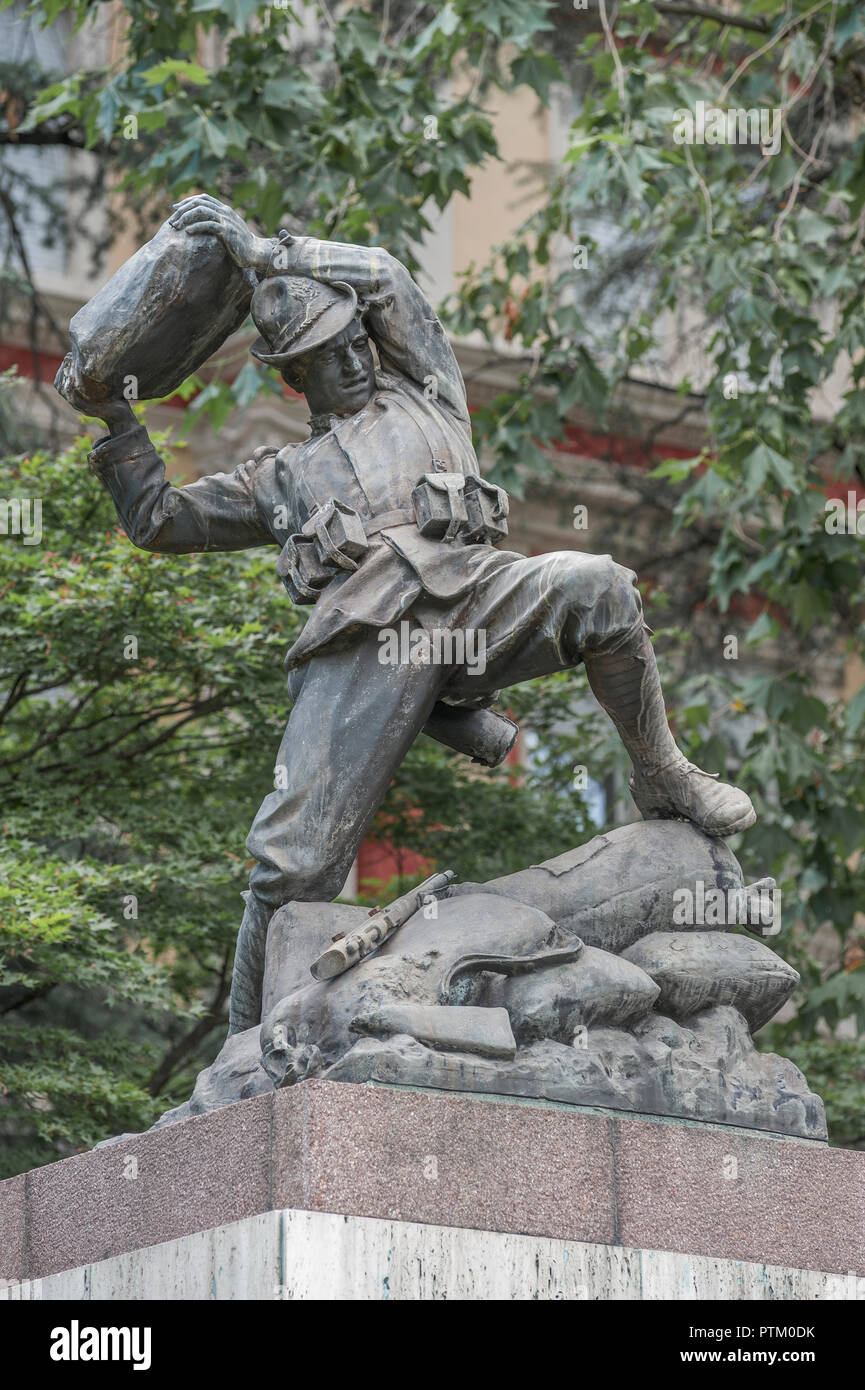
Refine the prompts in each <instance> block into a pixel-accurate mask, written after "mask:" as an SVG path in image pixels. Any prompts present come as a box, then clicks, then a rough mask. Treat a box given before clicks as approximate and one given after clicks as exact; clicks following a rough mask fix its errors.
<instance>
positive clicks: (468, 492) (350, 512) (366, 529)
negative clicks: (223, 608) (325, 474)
mask: <svg viewBox="0 0 865 1390" xmlns="http://www.w3.org/2000/svg"><path fill="white" fill-rule="evenodd" d="M411 499H412V505H413V508H414V511H413V513H412V512H409V511H406V510H405V509H402V508H400V509H397V510H396V511H393V512H385V513H383V514H382V515H380V516H378V517H373V518H371V519H369V520H367V521H366V522H364V520H363V518H362V517H361V516H360V515H359V514H358V513H357V512H356V511H355V510H354V508H353V507H347V506H346V505H345V503H344V502H340V501H338V500H337V499H336V498H335V497H331V498H329V499H328V500H327V502H324V503H323V504H322V505H321V506H320V507H319V508H318V510H317V511H315V512H313V514H312V516H311V517H310V518H309V520H308V521H307V522H306V523H305V524H304V526H303V529H302V530H301V531H299V532H298V533H297V534H295V535H293V536H289V538H288V540H287V541H286V542H285V545H284V546H283V548H282V551H281V552H280V555H279V559H278V560H277V562H276V572H277V574H278V575H279V577H280V579H281V580H282V582H283V584H284V585H285V587H286V589H287V590H288V594H289V597H290V598H291V601H292V603H315V601H316V599H317V598H318V596H319V594H320V593H321V592H322V590H323V589H325V588H326V587H327V585H328V584H329V583H330V581H331V579H333V578H334V577H335V576H336V575H338V574H350V573H351V572H352V571H353V570H356V569H357V568H358V566H359V564H360V562H361V560H362V559H363V557H364V555H365V554H366V552H367V551H368V550H369V544H370V542H369V537H370V536H374V535H376V534H378V532H380V531H382V530H386V529H387V528H388V527H390V526H405V525H409V524H411V522H412V520H414V522H415V524H416V526H417V528H418V530H419V531H420V533H421V535H422V536H429V537H432V538H433V539H435V540H444V541H452V540H455V539H457V538H458V539H459V540H460V541H461V542H462V543H464V544H478V543H480V542H484V541H486V542H492V541H498V540H501V538H502V537H503V536H506V535H507V534H508V523H507V515H508V495H507V493H506V492H504V491H503V490H502V489H501V488H500V487H496V486H495V484H494V483H488V482H487V481H486V480H485V479H484V478H479V477H477V476H476V475H475V474H473V473H450V472H446V471H443V472H438V473H426V474H425V475H424V477H423V479H422V480H421V481H420V482H419V483H418V485H417V487H416V488H415V489H414V491H413V492H412V495H411Z"/></svg>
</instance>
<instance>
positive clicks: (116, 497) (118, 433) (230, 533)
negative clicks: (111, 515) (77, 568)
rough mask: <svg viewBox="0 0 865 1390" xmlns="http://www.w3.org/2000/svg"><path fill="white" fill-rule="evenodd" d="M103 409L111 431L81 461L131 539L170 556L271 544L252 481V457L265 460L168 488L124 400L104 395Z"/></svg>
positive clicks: (161, 467)
mask: <svg viewBox="0 0 865 1390" xmlns="http://www.w3.org/2000/svg"><path fill="white" fill-rule="evenodd" d="M103 411H104V414H103V418H104V419H105V421H106V423H107V424H108V426H109V429H110V431H111V433H110V434H109V435H108V437H107V438H105V439H102V440H100V441H99V443H98V444H96V446H95V447H94V449H93V450H92V452H91V454H90V458H89V463H90V467H91V468H92V469H93V471H94V473H95V474H96V475H97V477H98V478H99V479H100V481H101V482H102V483H103V484H104V485H105V487H106V488H107V489H108V491H109V493H110V494H111V497H112V499H113V502H114V506H115V509H116V511H117V515H118V517H119V519H120V524H121V525H122V527H123V529H124V531H125V532H126V534H127V536H128V537H129V539H130V540H131V541H132V543H133V544H134V545H137V546H138V547H139V548H140V549H141V550H150V551H155V552H157V553H164V554H169V555H178V554H184V553H188V552H191V551H208V550H245V549H247V548H248V547H250V546H257V545H268V544H273V543H274V541H275V537H274V535H273V534H272V532H271V529H270V527H269V526H268V524H267V518H266V516H265V515H264V514H263V512H262V509H261V507H260V505H259V503H258V502H257V500H256V489H255V486H254V484H255V475H256V472H257V470H258V468H259V466H260V463H265V462H266V460H264V459H262V460H258V459H256V458H253V459H251V460H250V461H249V462H248V463H243V464H241V465H240V467H239V468H235V470H234V472H233V473H214V474H211V475H209V476H207V477H204V478H198V479H197V480H196V481H195V482H194V483H189V484H188V485H187V486H186V487H174V486H173V485H172V484H171V483H169V482H168V480H167V479H166V477H165V464H164V463H163V461H162V459H161V458H160V456H159V454H158V453H157V452H156V450H155V448H154V447H153V442H152V440H151V439H150V436H149V435H148V433H147V430H146V429H145V428H144V426H143V425H139V424H138V423H137V422H136V420H135V416H134V415H133V413H132V411H131V409H130V408H129V406H128V404H127V403H126V402H125V401H118V402H109V403H108V404H106V405H105V406H104V407H103ZM88 413H92V407H90V408H89V409H88Z"/></svg>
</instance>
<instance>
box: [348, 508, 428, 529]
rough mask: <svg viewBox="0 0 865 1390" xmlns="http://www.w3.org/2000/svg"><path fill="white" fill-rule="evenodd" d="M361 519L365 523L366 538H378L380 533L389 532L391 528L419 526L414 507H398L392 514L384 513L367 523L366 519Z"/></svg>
mask: <svg viewBox="0 0 865 1390" xmlns="http://www.w3.org/2000/svg"><path fill="white" fill-rule="evenodd" d="M361 519H362V521H363V530H364V535H366V536H376V535H378V533H379V531H387V530H388V528H389V527H391V526H416V525H417V518H416V516H415V512H414V508H413V507H411V508H409V507H396V508H395V509H394V510H393V511H392V512H382V513H381V514H380V515H379V516H374V517H371V518H370V520H369V521H367V519H366V517H362V518H361Z"/></svg>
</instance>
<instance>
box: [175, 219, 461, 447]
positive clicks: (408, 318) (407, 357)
mask: <svg viewBox="0 0 865 1390" xmlns="http://www.w3.org/2000/svg"><path fill="white" fill-rule="evenodd" d="M170 220H171V223H172V226H175V227H178V228H183V229H185V230H186V231H188V232H190V233H191V234H192V235H209V234H213V235H215V236H218V237H220V239H221V240H222V242H223V244H224V246H225V248H226V250H227V251H228V252H229V254H230V255H231V256H232V257H233V258H234V260H235V261H236V262H237V263H238V265H242V266H246V267H250V268H252V269H253V270H255V271H257V272H258V274H259V275H310V276H312V277H313V278H314V279H316V280H325V281H334V280H341V281H343V282H344V283H346V284H349V285H351V286H352V288H353V289H354V290H355V291H356V293H357V296H358V298H359V299H361V300H363V301H364V302H365V304H366V305H367V306H368V309H369V312H368V315H367V319H368V323H369V327H370V331H371V333H372V336H373V338H374V339H375V342H376V345H377V346H378V349H379V353H380V356H381V359H382V366H383V367H384V369H385V371H387V370H388V369H390V370H394V369H396V370H397V371H400V372H402V373H404V374H405V375H406V376H408V377H410V378H411V380H412V381H414V382H415V383H416V385H418V386H419V387H420V388H421V389H424V388H428V389H427V394H428V395H430V396H431V397H432V395H433V392H434V393H435V394H434V397H433V398H434V399H436V400H437V401H438V403H439V404H440V405H442V406H443V407H444V408H445V409H447V410H449V411H451V413H452V414H454V415H455V416H457V418H458V419H459V420H460V421H461V422H462V423H463V424H465V426H466V427H467V428H468V426H469V415H468V408H467V406H466V394H465V385H464V383H463V378H462V373H461V372H460V369H459V366H458V365H457V360H456V358H455V356H454V353H453V349H452V348H451V345H450V343H449V342H448V340H447V335H446V334H445V331H444V329H443V328H442V325H441V323H440V322H439V320H438V317H437V316H436V313H435V310H434V309H433V307H432V305H431V304H430V302H429V300H428V299H427V297H426V295H425V294H424V293H423V291H422V290H421V289H420V288H419V286H418V285H416V284H415V282H414V280H413V279H412V277H411V275H410V274H409V272H408V271H407V270H406V268H405V266H404V265H402V263H401V262H400V261H398V260H397V259H396V257H395V256H392V255H391V254H390V252H388V251H384V250H382V248H381V247H379V246H350V245H348V244H345V243H343V242H338V241H319V240H317V238H315V237H293V236H291V235H290V233H288V232H280V234H279V236H278V237H276V238H268V237H258V236H256V235H255V234H254V233H253V232H252V230H251V229H250V228H249V227H248V226H247V224H246V223H245V222H244V220H243V218H242V217H241V216H240V214H239V213H237V212H235V211H234V209H233V208H231V207H229V206H228V205H227V204H226V203H220V202H219V201H218V199H216V198H213V197H211V196H210V195H209V194H206V193H205V194H195V195H192V196H190V197H189V198H184V199H183V200H182V201H181V202H180V203H178V204H177V205H176V207H175V210H174V213H173V216H172V217H171V219H170ZM431 383H434V385H433V386H432V390H430V389H429V388H430V385H431Z"/></svg>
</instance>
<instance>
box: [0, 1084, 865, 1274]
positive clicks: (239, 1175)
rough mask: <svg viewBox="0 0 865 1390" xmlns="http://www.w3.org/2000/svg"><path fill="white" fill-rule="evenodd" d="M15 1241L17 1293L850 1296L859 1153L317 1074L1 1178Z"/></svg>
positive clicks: (8, 1236) (1, 1241)
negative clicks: (352, 1081) (344, 1080)
mask: <svg viewBox="0 0 865 1390" xmlns="http://www.w3.org/2000/svg"><path fill="white" fill-rule="evenodd" d="M0 1254H2V1260H3V1264H2V1268H0V1278H2V1280H3V1281H4V1283H5V1285H6V1296H7V1297H44V1298H62V1297H73V1298H86V1297H94V1298H96V1297H99V1298H104V1297H114V1298H133V1299H136V1298H147V1297H161V1298H173V1299H178V1298H181V1299H182V1298H211V1297H215V1298H249V1297H254V1298H274V1297H280V1296H282V1297H292V1298H294V1297H300V1298H303V1297H334V1298H336V1297H340V1298H345V1297H361V1298H372V1297H386V1296H390V1297H413V1298H425V1297H460V1298H464V1297H485V1298H486V1297H507V1298H519V1297H537V1296H540V1297H570V1298H597V1297H606V1298H641V1297H642V1298H676V1297H682V1298H695V1297H697V1298H717V1297H722V1298H737V1297H741V1298H757V1297H782V1298H783V1297H787V1298H789V1297H793V1298H822V1297H833V1298H838V1297H845V1296H846V1297H851V1298H856V1297H862V1296H863V1294H865V1153H859V1152H850V1151H846V1150H841V1149H830V1148H828V1147H827V1146H826V1145H824V1144H821V1143H818V1142H816V1141H813V1140H788V1139H779V1138H777V1137H773V1136H771V1135H762V1134H760V1133H755V1132H754V1131H743V1130H739V1129H734V1128H732V1127H724V1126H711V1125H699V1124H692V1123H689V1122H684V1121H671V1120H663V1119H657V1120H650V1119H646V1118H639V1119H637V1118H631V1117H630V1116H625V1115H621V1114H612V1113H611V1112H601V1111H589V1110H579V1109H576V1108H574V1107H566V1106H561V1105H555V1104H550V1103H545V1102H537V1101H521V1100H517V1099H502V1098H498V1097H481V1096H465V1095H455V1094H446V1093H440V1092H439V1093H437V1092H432V1091H419V1090H418V1091H416V1090H409V1089H404V1088H401V1087H389V1086H370V1085H367V1086H361V1085H352V1084H350V1083H334V1082H324V1081H315V1080H313V1081H307V1082H304V1083H302V1084H301V1085H299V1086H296V1087H294V1088H292V1089H288V1090H282V1091H278V1092H276V1093H274V1094H272V1095H263V1096H259V1097H256V1098H255V1099H252V1100H248V1101H241V1102H239V1103H238V1104H236V1105H231V1106H227V1107H226V1108H224V1109H222V1110H219V1111H216V1112H214V1113H212V1114H209V1115H203V1116H200V1117H199V1118H196V1119H192V1120H189V1121H187V1122H186V1123H184V1124H181V1125H176V1126H171V1127H169V1128H167V1129H163V1130H156V1131H152V1132H150V1133H148V1134H144V1135H141V1136H140V1137H137V1138H134V1139H129V1140H125V1141H123V1142H122V1143H119V1144H114V1145H110V1146H109V1147H107V1148H104V1149H99V1150H95V1151H93V1152H91V1153H86V1154H80V1155H78V1156H76V1157H74V1158H70V1159H67V1160H65V1161H64V1162H62V1163H55V1164H51V1165H49V1166H48V1167H45V1168H39V1169H36V1170H34V1171H33V1172H30V1173H27V1174H23V1175H22V1176H20V1177H16V1178H12V1179H9V1180H8V1181H7V1182H4V1183H0ZM34 1281H35V1282H34ZM19 1286H20V1287H19Z"/></svg>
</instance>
